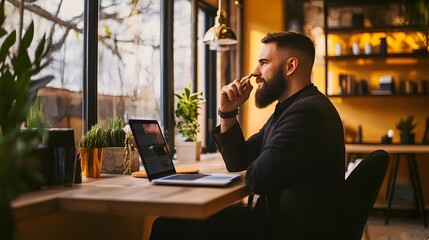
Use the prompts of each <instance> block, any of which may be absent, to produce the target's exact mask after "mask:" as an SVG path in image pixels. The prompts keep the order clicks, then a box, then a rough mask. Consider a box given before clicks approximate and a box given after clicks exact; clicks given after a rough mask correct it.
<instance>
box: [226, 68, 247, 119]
mask: <svg viewBox="0 0 429 240" xmlns="http://www.w3.org/2000/svg"><path fill="white" fill-rule="evenodd" d="M251 77H252V74H250V75H248V76H245V77H243V78H242V79H236V80H234V81H233V82H231V83H230V84H228V85H226V86H224V87H223V88H222V90H221V92H220V106H219V107H220V110H221V111H222V112H230V111H233V110H235V109H237V108H238V107H240V106H241V105H242V104H243V103H244V102H246V101H247V99H249V96H250V92H252V89H253V86H252V84H250V78H251Z"/></svg>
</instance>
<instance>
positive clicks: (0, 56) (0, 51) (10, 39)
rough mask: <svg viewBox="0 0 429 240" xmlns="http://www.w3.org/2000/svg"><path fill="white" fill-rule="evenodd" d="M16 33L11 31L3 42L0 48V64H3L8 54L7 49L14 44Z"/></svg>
mask: <svg viewBox="0 0 429 240" xmlns="http://www.w3.org/2000/svg"><path fill="white" fill-rule="evenodd" d="M15 41H16V31H12V32H11V33H10V34H9V36H7V38H6V39H5V40H4V42H3V44H2V46H1V48H0V62H1V63H3V62H4V61H5V60H6V56H7V55H8V54H9V49H10V48H11V47H12V46H13V44H15Z"/></svg>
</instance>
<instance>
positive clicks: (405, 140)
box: [400, 133, 415, 144]
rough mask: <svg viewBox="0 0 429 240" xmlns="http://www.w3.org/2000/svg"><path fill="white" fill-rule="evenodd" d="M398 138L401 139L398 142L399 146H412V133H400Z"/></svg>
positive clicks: (413, 136)
mask: <svg viewBox="0 0 429 240" xmlns="http://www.w3.org/2000/svg"><path fill="white" fill-rule="evenodd" d="M400 137H401V140H400V143H401V144H414V138H415V135H414V133H401V135H400Z"/></svg>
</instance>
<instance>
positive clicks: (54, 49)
mask: <svg viewBox="0 0 429 240" xmlns="http://www.w3.org/2000/svg"><path fill="white" fill-rule="evenodd" d="M5 8H6V14H7V15H8V17H7V21H8V24H9V26H10V27H9V28H10V29H14V28H16V26H18V24H17V23H19V22H20V20H19V17H20V8H19V7H15V6H14V5H12V4H10V3H9V2H7V1H6V4H5ZM24 9H25V11H23V13H24V16H23V20H24V24H23V27H24V31H25V29H26V28H27V27H28V25H29V24H30V21H34V26H35V35H34V38H33V42H32V45H31V48H32V50H30V52H33V51H34V49H35V48H36V45H37V43H38V42H39V41H40V39H41V37H42V35H43V34H46V37H47V39H50V40H51V41H52V45H51V49H50V54H49V56H48V57H47V59H50V63H49V65H48V66H47V67H46V68H44V69H43V70H42V72H41V73H40V74H39V76H36V78H37V77H40V76H44V75H53V76H54V79H53V80H52V81H51V82H50V83H49V84H48V85H47V87H45V88H43V89H41V90H40V91H39V93H38V96H39V98H40V101H41V103H42V105H43V107H44V120H45V121H46V122H49V123H50V124H51V126H52V127H69V128H74V133H75V142H76V143H78V142H79V140H80V138H81V133H82V74H83V72H82V66H83V62H82V59H83V56H82V49H83V41H82V32H83V10H84V0H63V1H53V0H51V1H36V2H33V3H30V2H28V1H25V8H24Z"/></svg>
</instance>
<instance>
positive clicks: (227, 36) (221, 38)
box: [203, 0, 238, 49]
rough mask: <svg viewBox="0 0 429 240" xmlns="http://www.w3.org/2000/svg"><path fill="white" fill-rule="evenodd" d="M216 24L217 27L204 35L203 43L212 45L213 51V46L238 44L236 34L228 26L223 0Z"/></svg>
mask: <svg viewBox="0 0 429 240" xmlns="http://www.w3.org/2000/svg"><path fill="white" fill-rule="evenodd" d="M215 22H216V23H215V25H214V26H213V27H211V28H210V29H209V30H208V31H207V32H206V34H205V35H204V38H203V42H204V43H205V44H210V46H211V49H213V47H212V45H217V46H228V45H234V44H236V43H237V42H238V41H237V37H236V36H235V33H234V32H233V31H232V30H231V29H230V28H229V27H228V26H226V19H225V17H224V15H223V14H222V6H221V0H219V9H218V11H217V16H216V20H215Z"/></svg>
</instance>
